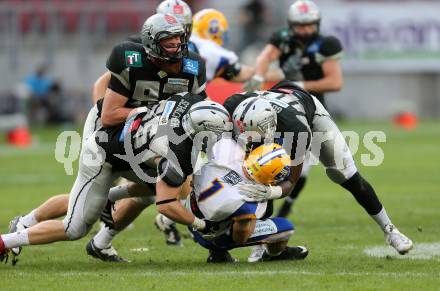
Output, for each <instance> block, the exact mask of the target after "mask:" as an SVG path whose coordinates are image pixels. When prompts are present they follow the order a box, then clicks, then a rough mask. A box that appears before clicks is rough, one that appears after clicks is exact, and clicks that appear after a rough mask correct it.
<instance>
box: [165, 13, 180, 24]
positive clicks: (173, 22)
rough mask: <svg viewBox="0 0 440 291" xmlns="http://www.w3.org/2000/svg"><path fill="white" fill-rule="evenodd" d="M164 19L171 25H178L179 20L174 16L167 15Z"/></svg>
mask: <svg viewBox="0 0 440 291" xmlns="http://www.w3.org/2000/svg"><path fill="white" fill-rule="evenodd" d="M164 18H165V20H166V21H167V22H168V23H169V24H176V23H177V19H176V18H175V17H174V16H171V15H165V17H164Z"/></svg>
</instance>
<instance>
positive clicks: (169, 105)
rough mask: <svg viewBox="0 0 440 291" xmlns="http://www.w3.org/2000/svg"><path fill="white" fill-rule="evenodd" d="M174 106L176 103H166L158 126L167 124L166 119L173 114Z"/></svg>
mask: <svg viewBox="0 0 440 291" xmlns="http://www.w3.org/2000/svg"><path fill="white" fill-rule="evenodd" d="M174 106H176V101H167V103H166V104H165V108H164V110H163V112H162V115H161V116H160V119H159V125H165V124H167V123H168V119H169V118H170V115H171V112H173V109H174Z"/></svg>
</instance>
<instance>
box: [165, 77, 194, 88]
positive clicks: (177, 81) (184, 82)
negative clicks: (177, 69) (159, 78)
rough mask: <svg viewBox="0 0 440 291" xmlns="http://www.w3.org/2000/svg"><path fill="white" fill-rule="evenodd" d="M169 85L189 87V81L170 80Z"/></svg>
mask: <svg viewBox="0 0 440 291" xmlns="http://www.w3.org/2000/svg"><path fill="white" fill-rule="evenodd" d="M168 84H171V85H178V86H184V87H188V84H189V80H188V79H177V78H168Z"/></svg>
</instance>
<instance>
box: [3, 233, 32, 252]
mask: <svg viewBox="0 0 440 291" xmlns="http://www.w3.org/2000/svg"><path fill="white" fill-rule="evenodd" d="M1 238H2V240H3V243H4V244H5V248H7V249H12V248H16V247H21V246H27V245H28V244H29V233H28V229H24V230H22V231H17V232H13V233H7V234H2V235H1Z"/></svg>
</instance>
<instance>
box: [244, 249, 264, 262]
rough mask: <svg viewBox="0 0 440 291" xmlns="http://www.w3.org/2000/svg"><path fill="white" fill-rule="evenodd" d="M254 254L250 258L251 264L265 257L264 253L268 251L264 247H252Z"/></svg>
mask: <svg viewBox="0 0 440 291" xmlns="http://www.w3.org/2000/svg"><path fill="white" fill-rule="evenodd" d="M251 249H252V252H251V254H250V255H249V257H248V262H249V263H255V262H258V261H260V260H261V258H262V257H263V254H264V252H265V251H266V248H265V246H264V245H256V246H252V247H251Z"/></svg>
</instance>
